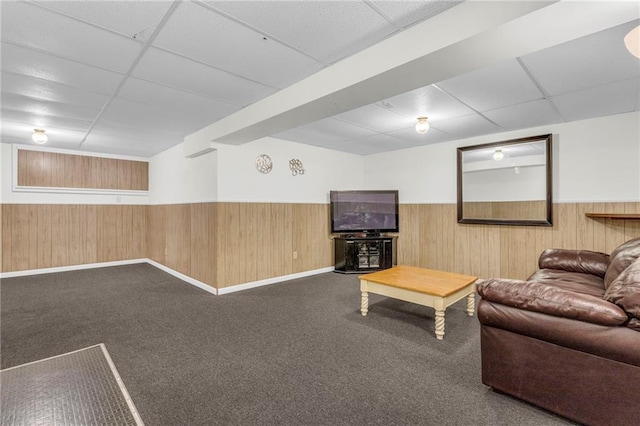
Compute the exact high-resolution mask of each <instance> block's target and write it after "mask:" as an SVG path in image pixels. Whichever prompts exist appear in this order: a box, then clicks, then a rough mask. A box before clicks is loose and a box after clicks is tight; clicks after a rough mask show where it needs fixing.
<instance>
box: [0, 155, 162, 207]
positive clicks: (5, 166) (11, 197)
mask: <svg viewBox="0 0 640 426" xmlns="http://www.w3.org/2000/svg"><path fill="white" fill-rule="evenodd" d="M64 152H65V153H68V154H77V155H87V153H86V152H80V151H77V152H74V151H69V150H64ZM13 155H14V151H13V145H11V144H6V143H0V201H1V202H2V203H4V204H147V203H148V202H149V196H148V195H126V194H109V195H104V194H99V193H91V192H84V193H77V194H75V193H62V192H23V191H14V190H13V167H14V161H13ZM109 157H111V158H119V157H118V156H114V155H110V156H109ZM122 158H123V159H132V157H122ZM138 160H139V159H138Z"/></svg>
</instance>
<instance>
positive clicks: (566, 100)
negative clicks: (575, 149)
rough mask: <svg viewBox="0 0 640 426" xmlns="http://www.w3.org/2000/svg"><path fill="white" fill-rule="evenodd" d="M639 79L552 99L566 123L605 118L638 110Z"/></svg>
mask: <svg viewBox="0 0 640 426" xmlns="http://www.w3.org/2000/svg"><path fill="white" fill-rule="evenodd" d="M639 80H640V79H639V78H632V79H628V80H622V81H618V82H615V83H611V84H605V85H603V86H598V87H594V88H591V89H585V90H579V91H577V92H571V93H566V94H563V95H558V96H554V97H552V98H551V100H552V101H553V103H554V104H555V106H556V107H557V108H558V110H559V111H560V114H562V116H563V117H564V119H565V120H566V121H574V120H584V119H587V118H594V117H604V116H607V115H613V114H621V113H624V112H630V111H634V110H637V108H638V96H639V95H638V92H639V91H640V83H639Z"/></svg>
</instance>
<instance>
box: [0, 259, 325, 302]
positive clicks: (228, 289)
mask: <svg viewBox="0 0 640 426" xmlns="http://www.w3.org/2000/svg"><path fill="white" fill-rule="evenodd" d="M136 263H148V264H150V265H152V266H155V267H156V268H158V269H160V270H162V271H164V272H166V273H168V274H171V275H173V276H174V277H176V278H179V279H181V280H182V281H185V282H187V283H189V284H191V285H194V286H196V287H198V288H200V289H202V290H204V291H206V292H209V293H211V294H214V295H223V294H228V293H235V292H237V291H242V290H248V289H250V288H256V287H262V286H265V285H269V284H275V283H279V282H283V281H289V280H294V279H296V278H304V277H310V276H313V275H318V274H324V273H326V272H332V271H333V270H334V269H335V268H334V267H333V266H328V267H326V268H320V269H314V270H311V271H305V272H298V273H295V274H289V275H282V276H280V277H273V278H266V279H264V280H258V281H252V282H248V283H244V284H238V285H233V286H229V287H223V288H221V289H216V288H215V287H212V286H210V285H208V284H205V283H203V282H202V281H198V280H196V279H195V278H191V277H190V276H188V275H185V274H183V273H181V272H178V271H175V270H173V269H171V268H169V267H167V266H164V265H163V264H161V263H158V262H156V261H154V260H151V259H146V258H144V259H131V260H118V261H115V262H102V263H87V264H84V265H70V266H59V267H56V268H44V269H29V270H26V271H15V272H3V273H0V278H13V277H25V276H28V275H40V274H51V273H54V272H66V271H79V270H82V269H93V268H105V267H108V266H120V265H133V264H136Z"/></svg>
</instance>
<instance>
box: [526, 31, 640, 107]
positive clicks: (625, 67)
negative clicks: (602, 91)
mask: <svg viewBox="0 0 640 426" xmlns="http://www.w3.org/2000/svg"><path fill="white" fill-rule="evenodd" d="M638 24H640V20H635V21H632V22H627V23H626V24H623V25H619V26H617V27H613V28H610V29H607V30H604V31H601V32H598V33H595V34H591V35H589V36H586V37H582V38H579V39H576V40H572V41H569V42H566V43H563V44H560V45H557V46H553V47H550V48H547V49H544V50H541V51H539V52H535V53H531V54H529V55H526V56H524V57H523V58H522V61H523V62H524V64H525V65H526V66H527V68H528V69H529V71H530V72H531V73H532V74H533V76H534V77H535V78H536V80H537V81H538V82H539V83H540V84H541V85H542V87H543V88H544V90H546V91H547V93H548V94H550V95H552V96H553V95H558V94H561V93H568V92H573V91H576V90H580V89H584V88H587V87H593V86H599V85H602V84H606V83H611V82H614V81H619V80H624V79H627V78H632V77H636V76H638V75H640V61H638V58H636V57H634V56H633V55H631V54H630V53H629V51H627V49H626V48H625V45H624V43H623V39H624V36H625V35H626V34H627V33H628V32H629V31H630V30H631V29H632V28H634V27H636V26H637V25H638Z"/></svg>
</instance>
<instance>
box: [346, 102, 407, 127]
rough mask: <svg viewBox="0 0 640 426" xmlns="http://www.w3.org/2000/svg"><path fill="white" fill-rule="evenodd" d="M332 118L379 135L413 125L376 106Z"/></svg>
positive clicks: (365, 107)
mask: <svg viewBox="0 0 640 426" xmlns="http://www.w3.org/2000/svg"><path fill="white" fill-rule="evenodd" d="M334 118H336V119H338V120H342V121H346V122H348V123H352V124H356V125H358V126H361V127H366V128H367V129H369V130H373V131H375V132H380V133H387V132H390V131H392V130H398V129H402V128H405V127H408V126H412V125H414V124H415V122H414V120H413V119H410V118H408V117H405V116H403V115H399V114H396V113H395V112H393V111H392V110H389V109H387V108H384V107H382V106H379V105H377V104H371V105H366V106H363V107H361V108H357V109H354V110H351V111H347V112H345V113H342V114H338V115H336V116H334Z"/></svg>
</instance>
